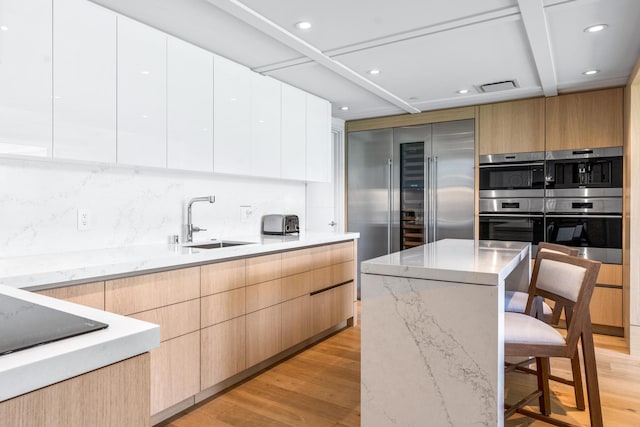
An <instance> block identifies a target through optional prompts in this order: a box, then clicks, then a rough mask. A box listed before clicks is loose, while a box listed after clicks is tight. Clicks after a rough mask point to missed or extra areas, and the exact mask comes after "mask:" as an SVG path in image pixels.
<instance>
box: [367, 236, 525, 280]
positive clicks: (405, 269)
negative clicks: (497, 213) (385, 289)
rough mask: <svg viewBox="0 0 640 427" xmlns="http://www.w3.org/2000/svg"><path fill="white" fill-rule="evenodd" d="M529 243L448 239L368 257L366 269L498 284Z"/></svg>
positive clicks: (382, 272)
mask: <svg viewBox="0 0 640 427" xmlns="http://www.w3.org/2000/svg"><path fill="white" fill-rule="evenodd" d="M529 248H530V244H529V243H524V242H500V241H495V240H458V239H444V240H439V241H437V242H433V243H430V244H428V245H423V246H418V247H415V248H411V249H406V250H403V251H401V252H396V253H392V254H389V255H384V256H381V257H378V258H373V259H370V260H367V261H364V262H363V263H362V265H361V271H362V273H368V274H380V275H384V276H398V277H407V278H414V279H430V280H442V281H448V282H459V283H473V284H480V285H490V286H497V285H499V284H500V283H501V282H502V281H504V280H505V279H506V278H507V276H509V275H510V274H511V272H512V271H513V270H514V269H515V268H516V267H517V266H518V265H519V264H520V261H522V260H523V259H525V258H528V257H529Z"/></svg>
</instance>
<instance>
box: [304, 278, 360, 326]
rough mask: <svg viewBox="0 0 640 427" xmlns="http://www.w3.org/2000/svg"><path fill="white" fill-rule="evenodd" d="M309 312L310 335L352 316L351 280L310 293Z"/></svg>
mask: <svg viewBox="0 0 640 427" xmlns="http://www.w3.org/2000/svg"><path fill="white" fill-rule="evenodd" d="M311 313H312V315H311V316H312V317H311V333H312V335H315V334H318V333H320V332H322V331H325V330H327V329H329V328H330V327H332V326H334V325H336V324H338V323H340V322H342V321H343V320H346V319H348V318H350V317H353V282H349V283H346V284H344V285H340V286H337V287H334V288H330V289H328V290H326V291H322V292H318V293H316V294H312V295H311Z"/></svg>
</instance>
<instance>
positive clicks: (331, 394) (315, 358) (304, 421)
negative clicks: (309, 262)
mask: <svg viewBox="0 0 640 427" xmlns="http://www.w3.org/2000/svg"><path fill="white" fill-rule="evenodd" d="M595 340H596V345H597V349H596V352H597V354H596V358H597V363H598V375H599V381H600V395H601V399H602V405H603V413H604V424H605V426H615V427H624V426H629V427H631V426H634V427H637V426H640V358H632V357H631V356H629V355H628V354H627V352H626V349H625V347H624V340H623V339H622V338H617V337H608V336H599V335H598V336H596V337H595ZM552 367H553V369H554V373H556V374H558V373H563V371H564V373H569V372H570V371H569V369H570V366H569V364H568V363H565V361H564V360H562V359H554V360H553V361H552ZM505 383H506V387H505V395H506V397H507V400H508V401H510V402H515V401H517V400H519V398H520V397H522V396H524V395H526V394H527V393H528V391H529V390H530V388H531V387H535V377H534V376H532V375H526V374H521V373H510V374H508V375H507V378H506V381H505ZM551 386H552V391H553V394H552V404H553V407H552V411H553V415H554V416H558V417H559V418H561V419H564V420H565V421H568V422H570V423H573V424H576V425H578V426H588V425H589V415H588V412H586V411H578V410H576V409H575V406H574V405H575V402H574V400H573V390H572V389H571V388H570V387H568V386H564V385H562V384H557V383H552V385H551ZM587 411H588V409H587ZM165 425H166V426H169V427H197V426H198V427H199V426H225V427H226V426H243V427H246V426H359V425H360V327H355V328H347V329H345V330H343V331H341V332H339V333H337V334H335V335H333V336H331V337H330V338H328V339H326V340H325V341H323V342H321V343H318V344H316V345H315V346H313V347H311V348H309V349H307V350H305V351H304V352H302V353H299V354H297V355H295V356H293V357H291V358H289V359H287V360H285V361H284V362H282V363H280V364H278V365H276V366H274V367H273V368H271V369H269V370H268V371H265V372H263V373H261V374H260V375H258V376H256V377H254V378H252V379H250V380H248V381H246V382H244V383H242V384H240V385H239V386H236V387H235V388H233V389H231V390H230V391H228V392H226V393H224V394H222V395H220V396H218V397H215V398H213V399H212V400H210V401H208V402H206V403H204V404H201V405H200V406H198V407H196V408H195V409H193V410H191V411H190V412H189V413H187V414H186V415H183V416H181V417H180V418H177V419H174V420H172V421H170V422H169V423H167V424H165ZM425 425H428V424H425ZM505 425H507V426H543V425H547V424H544V423H542V422H540V421H536V422H534V421H533V420H531V419H527V418H524V417H522V416H519V415H515V416H514V417H512V418H510V419H509V420H507V422H506V423H505Z"/></svg>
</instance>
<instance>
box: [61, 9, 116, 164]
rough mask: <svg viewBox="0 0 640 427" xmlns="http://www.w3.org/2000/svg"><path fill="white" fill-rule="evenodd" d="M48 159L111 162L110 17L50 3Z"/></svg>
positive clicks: (112, 56) (113, 115) (112, 31)
mask: <svg viewBox="0 0 640 427" xmlns="http://www.w3.org/2000/svg"><path fill="white" fill-rule="evenodd" d="M53 156H54V157H57V158H62V159H73V160H86V161H96V162H105V163H115V162H116V15H115V14H114V13H113V12H111V11H109V10H107V9H105V8H103V7H100V6H97V5H95V4H93V3H91V2H88V1H85V0H65V1H54V2H53Z"/></svg>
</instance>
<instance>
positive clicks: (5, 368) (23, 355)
mask: <svg viewBox="0 0 640 427" xmlns="http://www.w3.org/2000/svg"><path fill="white" fill-rule="evenodd" d="M0 293H1V294H4V295H7V296H10V297H14V298H19V299H22V300H25V301H29V302H33V303H35V304H40V305H43V306H46V307H49V308H53V309H56V310H60V311H63V312H66V313H70V314H74V315H77V316H81V317H86V318H89V319H92V320H97V321H99V322H103V323H106V324H108V325H109V326H108V327H107V328H106V329H102V330H99V331H94V332H90V333H87V334H84V335H79V336H75V337H71V338H66V339H63V340H59V341H54V342H51V343H48V344H43V345H39V346H36V347H31V348H27V349H24V350H20V351H16V352H14V353H9V354H5V355H2V356H0V385H1V386H0V402H1V401H4V400H7V399H10V398H12V397H16V396H19V395H21V394H24V393H28V392H31V391H33V390H37V389H39V388H42V387H45V386H48V385H51V384H54V383H57V382H59V381H64V380H67V379H69V378H72V377H75V376H78V375H82V374H85V373H87V372H90V371H93V370H95V369H99V368H102V367H104V366H107V365H110V364H113V363H116V362H120V361H122V360H125V359H128V358H130V357H133V356H137V355H139V354H142V353H146V352H147V351H150V350H151V349H153V348H155V347H158V346H159V345H160V327H159V326H158V325H154V324H152V323H147V322H143V321H141V320H137V319H131V318H128V317H124V316H120V315H117V314H113V313H108V312H106V311H101V310H96V309H93V308H90V307H85V306H82V305H78V304H74V303H70V302H67V301H62V300H58V299H54V298H49V297H46V296H44V295H38V294H35V293H33V292H27V291H24V290H21V289H15V288H11V287H8V286H2V285H0ZM3 321H10V319H8V320H3Z"/></svg>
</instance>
